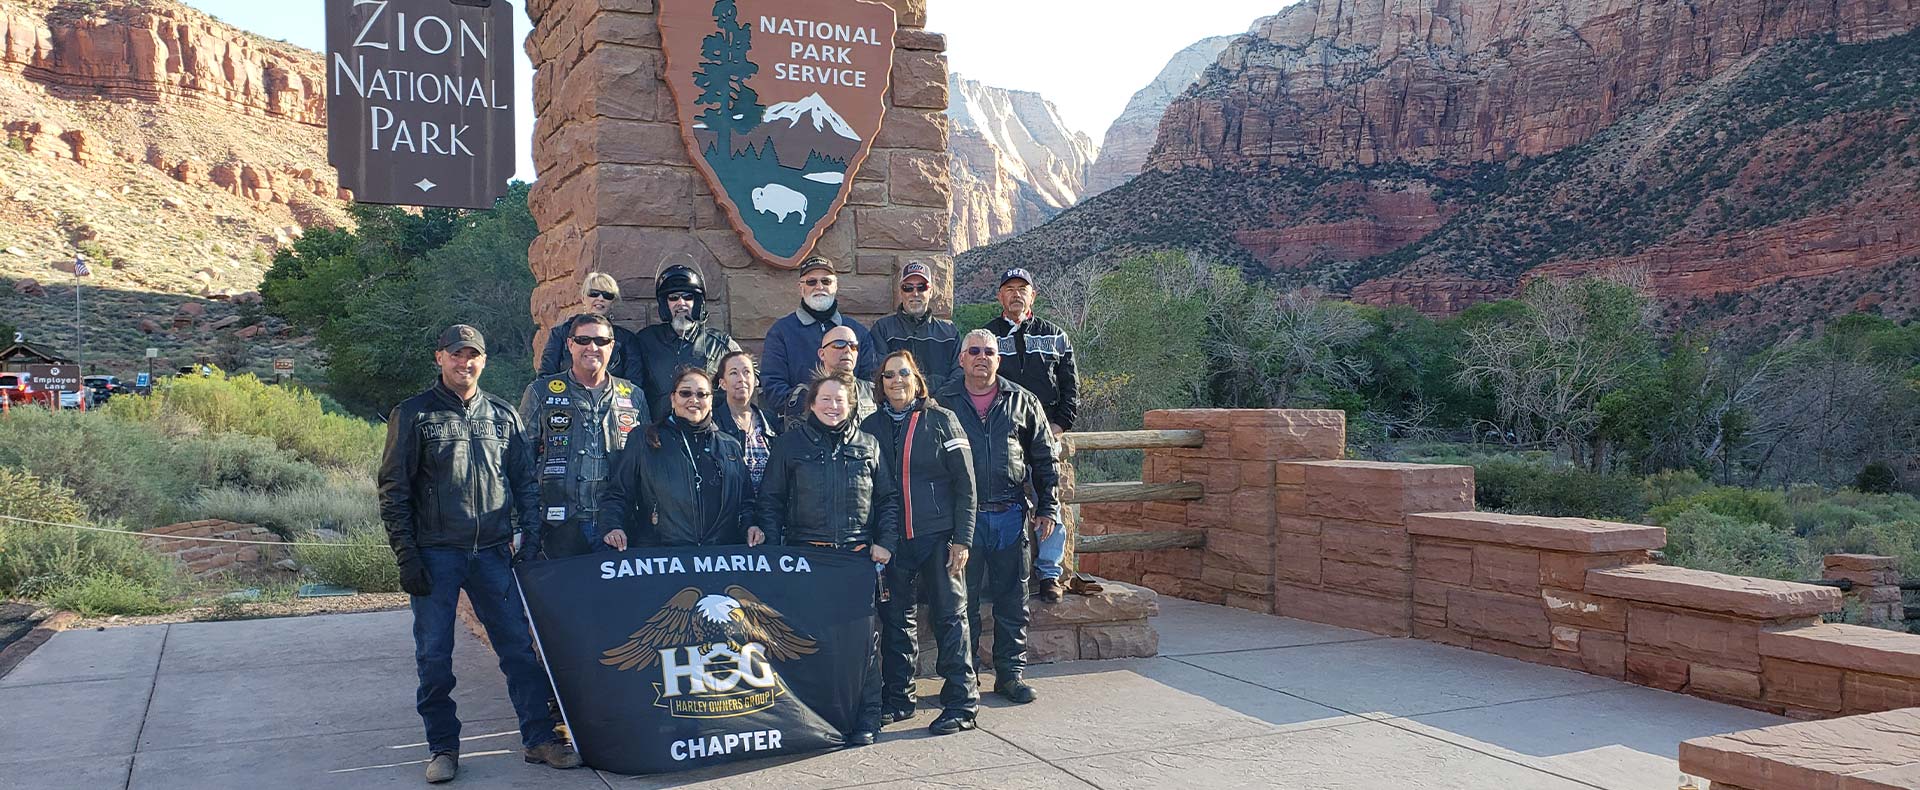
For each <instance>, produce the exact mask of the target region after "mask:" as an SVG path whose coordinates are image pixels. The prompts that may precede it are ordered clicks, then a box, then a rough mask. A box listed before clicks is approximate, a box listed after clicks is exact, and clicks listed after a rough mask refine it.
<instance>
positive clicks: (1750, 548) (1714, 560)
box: [1663, 505, 1819, 580]
mask: <svg viewBox="0 0 1920 790" xmlns="http://www.w3.org/2000/svg"><path fill="white" fill-rule="evenodd" d="M1663 523H1664V524H1665V526H1666V528H1667V548H1666V552H1667V561H1668V562H1671V563H1673V564H1674V565H1679V566H1681V567H1686V568H1697V569H1699V570H1707V571H1718V572H1720V573H1730V574H1733V575H1736V576H1760V577H1765V578H1769V579H1792V580H1799V579H1810V578H1815V577H1817V576H1818V575H1819V572H1818V569H1817V568H1816V567H1815V566H1816V565H1817V563H1816V561H1815V555H1814V552H1813V549H1812V548H1811V547H1810V546H1809V545H1808V544H1807V541H1806V540H1805V539H1803V538H1800V537H1799V536H1796V535H1794V534H1793V533H1792V532H1789V531H1788V530H1786V529H1784V528H1781V527H1776V526H1774V525H1771V524H1767V523H1765V522H1759V521H1744V520H1741V519H1738V518H1734V517H1730V516H1725V515H1721V514H1719V513H1715V512H1713V511H1711V510H1708V509H1707V508H1706V507H1704V506H1699V505H1696V506H1694V507H1691V508H1688V509H1686V510H1683V511H1680V512H1678V513H1675V514H1673V515H1672V516H1670V517H1669V518H1668V519H1667V520H1666V521H1665V522H1663Z"/></svg>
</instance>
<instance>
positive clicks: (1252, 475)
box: [1221, 461, 1274, 490]
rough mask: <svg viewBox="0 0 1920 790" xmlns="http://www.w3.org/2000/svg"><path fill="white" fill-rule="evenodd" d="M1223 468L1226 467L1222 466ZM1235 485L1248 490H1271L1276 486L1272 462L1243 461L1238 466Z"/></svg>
mask: <svg viewBox="0 0 1920 790" xmlns="http://www.w3.org/2000/svg"><path fill="white" fill-rule="evenodd" d="M1221 466H1226V465H1225V464H1222V465H1221ZM1237 466H1238V467H1239V469H1238V473H1237V474H1236V475H1235V484H1236V485H1240V486H1245V487H1247V488H1258V489H1262V490H1264V489H1269V488H1272V487H1273V485H1274V475H1273V467H1274V463H1273V462H1272V461H1241V462H1240V463H1239V464H1237Z"/></svg>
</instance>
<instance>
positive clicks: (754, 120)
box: [660, 0, 898, 268]
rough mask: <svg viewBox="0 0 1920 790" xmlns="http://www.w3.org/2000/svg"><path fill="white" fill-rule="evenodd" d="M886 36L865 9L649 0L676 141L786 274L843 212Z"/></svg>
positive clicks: (861, 0)
mask: <svg viewBox="0 0 1920 790" xmlns="http://www.w3.org/2000/svg"><path fill="white" fill-rule="evenodd" d="M897 30H898V22H897V20H896V19H895V16H894V11H893V9H892V8H891V7H889V6H886V5H883V4H881V3H876V2H868V1H867V0H660V34H661V38H662V41H663V43H664V45H665V48H666V54H667V87H668V88H670V89H671V90H672V92H673V98H674V104H675V106H676V107H678V109H679V120H680V136H681V137H682V138H683V139H684V140H685V141H686V143H687V150H688V151H689V152H690V153H691V154H692V155H693V161H694V163H695V164H696V165H698V166H699V168H700V172H702V173H704V174H706V177H707V183H708V184H709V185H710V186H711V187H712V188H713V194H714V197H715V199H717V200H718V201H719V202H720V205H721V206H722V207H723V208H725V209H726V212H727V217H728V219H730V220H731V221H732V222H733V227H734V229H735V230H737V231H739V232H740V238H741V239H742V240H743V241H745V242H746V245H747V248H748V249H749V250H751V251H752V252H753V253H754V255H755V256H756V257H758V258H760V259H761V260H764V261H766V262H768V263H771V264H773V265H775V266H780V267H784V268H793V267H796V266H798V265H799V264H800V261H801V260H802V259H804V258H805V257H806V256H807V253H809V252H811V251H812V250H813V245H814V244H815V243H817V242H818V241H819V240H820V235H821V234H823V233H825V232H826V230H827V228H828V227H829V226H831V225H832V224H833V221H834V217H835V216H836V215H838V214H839V212H840V208H841V207H842V206H844V205H845V204H846V202H847V194H848V192H849V191H850V190H851V189H852V188H853V175H854V173H855V172H856V171H858V170H859V169H860V163H861V162H863V161H865V160H866V158H867V152H868V151H869V150H870V149H872V148H873V138H874V137H875V136H876V135H878V134H879V132H880V123H881V120H882V119H883V118H884V117H885V115H886V97H887V84H888V79H889V77H890V74H891V72H892V70H893V40H894V34H895V32H896V31H897Z"/></svg>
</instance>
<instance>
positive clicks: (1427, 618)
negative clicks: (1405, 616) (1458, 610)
mask: <svg viewBox="0 0 1920 790" xmlns="http://www.w3.org/2000/svg"><path fill="white" fill-rule="evenodd" d="M1413 622H1414V623H1415V624H1426V625H1432V626H1445V625H1446V624H1447V607H1445V606H1433V605H1431V604H1424V603H1421V602H1419V601H1417V600H1416V601H1414V602H1413Z"/></svg>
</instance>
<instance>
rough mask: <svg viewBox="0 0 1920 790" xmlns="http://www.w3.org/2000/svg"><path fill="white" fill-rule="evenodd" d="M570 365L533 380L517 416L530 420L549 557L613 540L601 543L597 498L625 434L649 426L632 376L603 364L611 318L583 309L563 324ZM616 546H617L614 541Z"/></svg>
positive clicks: (609, 347)
mask: <svg viewBox="0 0 1920 790" xmlns="http://www.w3.org/2000/svg"><path fill="white" fill-rule="evenodd" d="M567 327H568V329H567V351H568V353H569V354H570V355H571V356H572V358H573V366H572V367H571V368H569V369H567V370H566V371H563V372H561V373H558V374H555V375H552V376H542V377H540V378H537V379H534V380H533V383H532V384H529V385H527V391H526V394H524V395H522V396H520V418H521V419H522V420H524V421H526V424H527V425H529V426H533V427H532V429H531V431H530V432H532V433H533V434H534V435H535V436H537V437H538V441H537V442H536V443H535V444H534V457H535V461H536V463H535V467H534V471H535V472H536V473H538V474H539V476H540V514H539V515H540V518H541V520H542V522H543V523H544V524H545V528H544V529H543V530H542V537H541V543H542V545H544V546H545V548H546V556H548V557H573V556H578V555H581V554H586V553H588V552H591V551H595V550H597V549H600V548H601V547H602V546H612V547H613V548H615V549H621V550H624V549H625V548H626V545H625V543H626V541H625V540H624V539H619V538H624V536H618V537H617V538H616V540H614V541H613V542H611V543H603V538H605V537H612V536H606V535H605V534H604V533H603V532H602V530H601V528H600V518H599V517H600V498H601V495H603V494H604V493H606V490H607V487H608V486H609V485H611V484H612V480H613V465H614V461H615V459H616V458H617V457H618V455H619V453H620V450H621V448H624V447H626V445H627V435H628V434H629V433H630V432H631V431H633V429H634V428H636V427H643V426H645V424H646V417H645V414H644V408H645V407H644V405H643V404H640V403H638V402H637V401H636V400H635V399H636V398H638V397H640V395H639V393H638V392H637V391H636V390H635V389H634V386H633V384H632V383H631V382H629V381H627V380H626V379H623V378H620V377H618V376H615V375H613V374H612V373H611V372H609V370H608V367H607V366H608V362H609V360H611V359H612V358H613V355H614V351H615V349H616V346H615V344H614V339H613V322H611V321H608V320H607V318H606V317H605V316H601V315H595V314H592V313H583V314H581V315H578V316H575V317H574V319H573V320H572V321H570V322H568V324H567ZM615 544H618V545H615Z"/></svg>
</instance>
